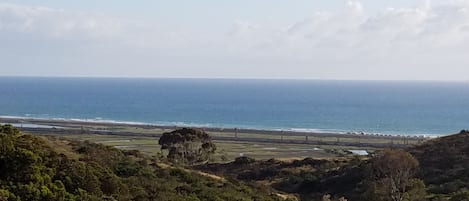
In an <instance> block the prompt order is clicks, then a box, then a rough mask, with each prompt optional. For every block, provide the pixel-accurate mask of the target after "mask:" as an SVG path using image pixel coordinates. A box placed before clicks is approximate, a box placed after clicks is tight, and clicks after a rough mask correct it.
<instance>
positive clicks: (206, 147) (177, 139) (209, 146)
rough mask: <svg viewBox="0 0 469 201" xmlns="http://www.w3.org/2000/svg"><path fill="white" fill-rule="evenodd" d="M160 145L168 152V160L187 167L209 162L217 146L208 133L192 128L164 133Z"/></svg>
mask: <svg viewBox="0 0 469 201" xmlns="http://www.w3.org/2000/svg"><path fill="white" fill-rule="evenodd" d="M158 143H159V144H160V145H161V149H162V150H168V155H167V158H168V159H170V160H171V161H173V162H176V163H180V164H186V165H194V164H198V163H204V162H207V161H208V159H209V157H210V155H211V154H213V153H214V152H215V150H216V146H215V144H214V143H213V142H212V139H211V138H210V136H209V135H208V134H207V133H206V132H204V131H202V130H199V129H192V128H182V129H178V130H175V131H172V132H168V133H164V134H163V136H161V138H160V139H159V141H158Z"/></svg>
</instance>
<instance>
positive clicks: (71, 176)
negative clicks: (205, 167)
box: [0, 125, 277, 201]
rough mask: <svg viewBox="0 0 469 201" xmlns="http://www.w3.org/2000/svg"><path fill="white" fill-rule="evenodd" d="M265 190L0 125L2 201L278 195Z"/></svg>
mask: <svg viewBox="0 0 469 201" xmlns="http://www.w3.org/2000/svg"><path fill="white" fill-rule="evenodd" d="M269 194H270V193H269V192H266V191H263V190H260V189H256V188H253V187H250V186H247V185H244V184H243V183H240V182H237V181H228V180H219V179H214V178H209V177H207V176H203V175H201V174H198V173H196V172H193V171H191V170H187V169H181V168H176V167H173V166H171V165H168V164H166V163H162V162H160V161H159V160H157V159H156V158H148V157H145V156H143V155H142V154H140V153H139V152H138V151H120V150H118V149H115V148H112V147H107V146H103V145H99V144H93V143H89V142H86V141H85V142H74V141H73V142H70V141H66V140H62V139H57V138H55V139H46V138H41V137H35V136H31V135H26V134H21V133H20V132H19V131H18V130H17V129H16V128H14V127H12V126H9V125H4V126H0V200H1V201H4V200H5V201H6V200H8V201H19V200H22V201H36V200H37V201H39V200H44V201H55V200H57V201H59V200H60V201H67V200H70V201H71V200H74V201H81V200H83V201H85V200H138V201H145V200H158V201H164V200H168V201H169V200H171V201H173V200H174V201H177V200H181V201H182V200H194V201H199V200H204V201H205V200H213V201H215V200H216V201H224V200H259V201H262V200H266V201H268V200H276V199H277V197H274V196H271V195H269Z"/></svg>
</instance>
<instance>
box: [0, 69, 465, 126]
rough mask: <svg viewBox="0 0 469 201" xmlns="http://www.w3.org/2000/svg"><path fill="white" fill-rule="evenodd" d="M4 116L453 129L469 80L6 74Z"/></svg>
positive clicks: (0, 93)
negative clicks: (40, 75)
mask: <svg viewBox="0 0 469 201" xmlns="http://www.w3.org/2000/svg"><path fill="white" fill-rule="evenodd" d="M0 116H20V117H34V118H64V119H86V120H100V121H103V120H104V121H107V120H109V121H119V122H141V123H149V124H165V125H190V126H210V127H226V128H234V127H239V128H256V129H285V130H287V129H291V130H323V131H342V132H347V131H364V132H369V133H385V134H450V133H455V132H458V131H459V130H461V129H467V128H469V83H463V82H459V83H458V82H401V81H399V82H397V81H312V80H230V79H141V78H140V79H137V78H37V77H0Z"/></svg>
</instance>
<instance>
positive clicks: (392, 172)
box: [368, 150, 425, 201]
mask: <svg viewBox="0 0 469 201" xmlns="http://www.w3.org/2000/svg"><path fill="white" fill-rule="evenodd" d="M418 166H419V163H418V161H417V160H416V159H415V158H414V157H413V156H412V155H411V154H409V153H407V152H405V151H403V150H384V151H383V153H382V154H380V155H379V156H377V157H375V158H373V159H372V160H371V172H372V174H371V175H370V178H369V179H370V181H371V182H370V186H369V188H368V198H369V199H370V200H382V201H388V200H389V201H404V200H409V201H418V200H422V199H424V196H425V185H424V184H423V182H421V180H419V179H413V177H414V175H415V173H416V172H417V170H418Z"/></svg>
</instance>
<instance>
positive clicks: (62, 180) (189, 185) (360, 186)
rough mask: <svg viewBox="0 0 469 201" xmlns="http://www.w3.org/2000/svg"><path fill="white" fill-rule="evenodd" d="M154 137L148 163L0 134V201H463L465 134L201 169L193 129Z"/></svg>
mask: <svg viewBox="0 0 469 201" xmlns="http://www.w3.org/2000/svg"><path fill="white" fill-rule="evenodd" d="M163 135H164V136H165V138H160V141H159V143H160V145H162V154H160V155H158V156H147V155H144V154H141V153H140V152H138V151H123V150H118V149H116V148H113V147H108V146H104V145H100V144H94V143H90V142H87V141H72V140H65V139H62V138H57V137H38V136H32V135H27V134H21V133H20V132H19V131H18V130H17V129H16V128H14V127H12V126H9V125H4V126H1V127H0V201H3V200H8V201H17V200H195V201H197V200H201V201H202V200H257V201H262V200H304V201H331V200H334V201H346V200H348V201H469V191H468V190H467V188H468V187H469V182H468V181H469V174H468V172H469V171H468V169H469V156H468V153H469V143H468V142H469V132H468V131H464V130H463V131H461V132H460V133H459V134H456V135H452V136H447V137H442V138H438V139H433V140H429V141H427V142H425V143H424V144H421V145H418V146H415V147H411V148H408V149H406V150H401V149H394V150H391V149H385V150H381V151H377V152H375V153H374V154H373V155H371V156H354V157H350V156H345V157H335V158H323V159H320V158H316V159H314V158H306V159H302V160H291V161H284V160H276V159H270V160H254V159H252V158H248V157H239V158H237V159H236V160H235V161H233V162H229V163H207V161H208V160H207V159H208V158H209V157H210V156H209V155H210V154H211V153H213V151H214V150H215V149H216V146H215V145H214V144H213V142H212V141H211V138H210V136H208V135H207V134H206V133H205V132H203V131H201V130H194V129H180V130H175V131H172V132H168V133H164V134H163Z"/></svg>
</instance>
